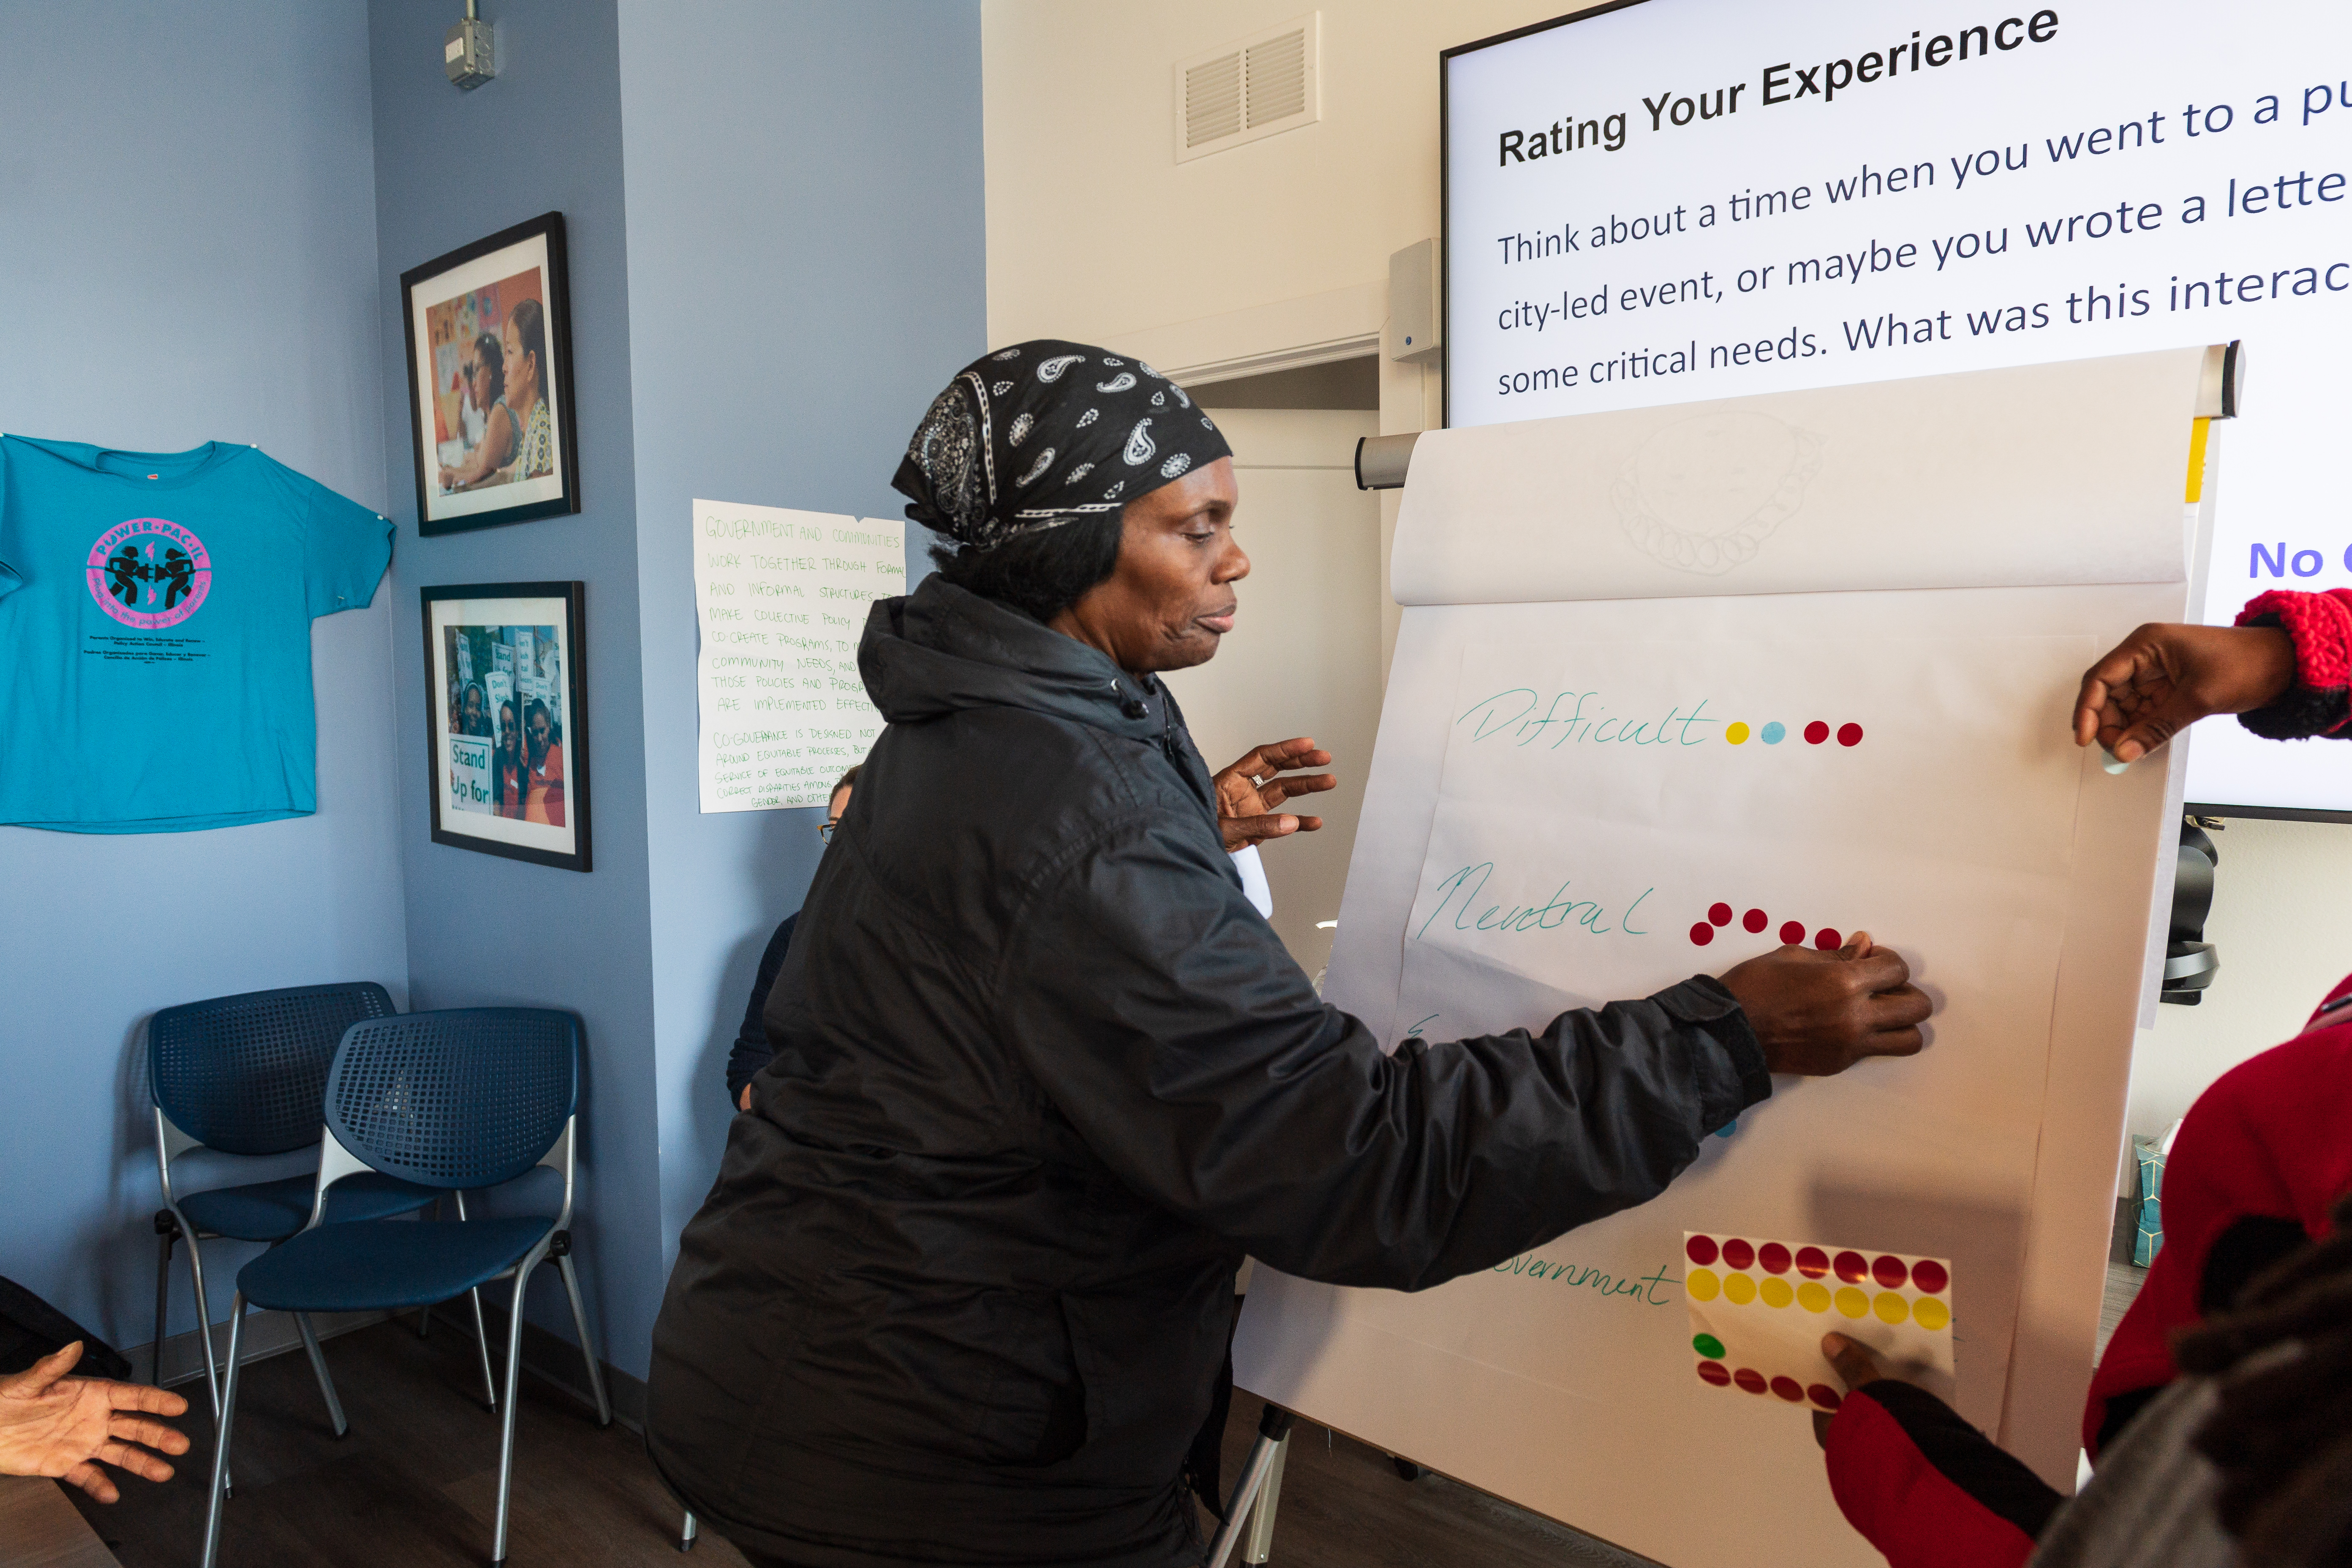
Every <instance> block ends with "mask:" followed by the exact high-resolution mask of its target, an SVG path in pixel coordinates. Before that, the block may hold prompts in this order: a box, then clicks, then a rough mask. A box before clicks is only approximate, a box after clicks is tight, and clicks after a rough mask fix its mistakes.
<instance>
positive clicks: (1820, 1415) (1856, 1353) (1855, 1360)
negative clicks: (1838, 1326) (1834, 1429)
mask: <svg viewBox="0 0 2352 1568" xmlns="http://www.w3.org/2000/svg"><path fill="white" fill-rule="evenodd" d="M1822 1357H1823V1358H1824V1359H1826V1360H1827V1361H1828V1362H1829V1363H1830V1366H1831V1367H1832V1369H1833V1370H1834V1371H1835V1372H1836V1373H1837V1374H1838V1381H1839V1382H1841V1383H1843V1384H1845V1391H1846V1392H1847V1393H1848V1394H1852V1393H1853V1391H1854V1390H1855V1389H1857V1388H1860V1387H1862V1386H1864V1384H1872V1383H1876V1382H1879V1381H1880V1380H1881V1379H1883V1378H1884V1377H1885V1375H1886V1374H1885V1373H1883V1372H1880V1371H1879V1370H1878V1358H1877V1357H1875V1356H1874V1355H1872V1354H1871V1353H1870V1349H1869V1347H1868V1346H1866V1345H1864V1344H1863V1343H1861V1342H1859V1341H1856V1340H1850V1339H1848V1338H1846V1337H1845V1336H1844V1335H1843V1334H1823V1335H1822ZM1833 1419H1835V1417H1834V1416H1832V1415H1831V1413H1830V1412H1829V1411H1826V1410H1816V1411H1814V1412H1813V1441H1814V1442H1816V1443H1819V1444H1820V1445H1821V1446H1822V1447H1824V1448H1826V1447H1829V1446H1830V1422H1831V1421H1832V1420H1833Z"/></svg>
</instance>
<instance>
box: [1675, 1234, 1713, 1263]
mask: <svg viewBox="0 0 2352 1568" xmlns="http://www.w3.org/2000/svg"><path fill="white" fill-rule="evenodd" d="M1683 1251H1684V1252H1685V1253H1686V1254H1687V1255H1688V1256H1689V1258H1690V1260H1691V1261H1692V1262H1693V1263H1696V1264H1697V1265H1698V1266H1699V1267H1700V1268H1706V1266H1707V1265H1708V1264H1710V1263H1712V1262H1714V1261H1715V1237H1711V1236H1694V1237H1691V1238H1690V1239H1689V1240H1688V1241H1685V1242H1684V1243H1683Z"/></svg>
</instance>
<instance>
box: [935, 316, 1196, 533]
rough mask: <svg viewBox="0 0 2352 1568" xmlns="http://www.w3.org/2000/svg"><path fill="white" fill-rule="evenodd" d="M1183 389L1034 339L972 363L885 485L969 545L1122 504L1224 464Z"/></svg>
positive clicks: (1131, 365)
mask: <svg viewBox="0 0 2352 1568" xmlns="http://www.w3.org/2000/svg"><path fill="white" fill-rule="evenodd" d="M1232 454H1233V448H1232V447H1228V446H1226V445H1225V438H1224V437H1223V435H1221V434H1219V432H1218V430H1217V426H1216V425H1215V424H1214V423H1213V421H1212V420H1211V419H1210V418H1209V416H1207V415H1205V414H1203V413H1202V412H1201V411H1200V410H1199V409H1197V408H1195V407H1193V406H1192V399H1191V398H1190V397H1187V396H1186V395H1184V389H1183V388H1182V387H1181V386H1178V385H1177V384H1175V383H1174V382H1172V381H1171V380H1169V379H1168V378H1167V377H1166V376H1164V375H1161V374H1160V373H1159V372H1158V371H1156V370H1154V369H1152V368H1151V367H1150V365H1148V364H1145V363H1143V362H1142V361H1140V360H1136V359H1129V358H1126V357H1123V356H1121V355H1118V354H1114V353H1108V352H1107V351H1105V350H1103V349H1098V348H1095V347H1093V346H1092V345H1090V344H1087V343H1068V342H1061V341H1059V340H1058V339H1054V338H1034V339H1032V340H1031V341H1029V342H1025V343H1015V344H1013V346H1012V347H1011V348H1006V349H999V350H997V351H996V352H995V353H992V354H987V355H984V356H983V357H982V358H980V359H977V360H974V361H973V362H972V363H971V364H969V365H966V366H965V367H964V368H963V369H962V370H961V371H960V372H958V373H957V374H956V378H955V379H954V380H953V381H951V382H950V383H948V387H947V390H946V391H945V392H942V393H940V395H939V396H938V397H937V398H935V399H933V400H932V403H931V407H930V412H929V413H928V414H925V415H924V416H923V422H922V423H921V424H920V425H918V426H916V427H915V435H914V438H913V439H912V440H911V441H909V442H908V443H907V457H906V460H905V461H904V462H902V463H900V464H899V465H898V475H897V476H896V477H895V478H894V479H891V481H890V484H891V488H892V489H897V490H898V491H899V492H900V493H902V494H904V495H907V496H908V497H911V498H912V504H910V505H909V506H908V508H907V515H908V517H909V518H912V519H913V520H914V521H917V522H919V523H921V524H922V525H923V526H924V527H926V528H929V529H931V530H933V531H937V532H940V533H944V534H946V535H947V536H948V537H949V538H950V539H953V540H954V541H956V542H958V543H959V544H961V545H963V546H964V547H965V548H967V549H975V550H985V549H987V548H988V547H989V546H991V545H993V544H1000V543H1003V542H1004V541H1005V540H1007V539H1010V538H1012V537H1013V535H1014V534H1017V533H1026V532H1029V531H1032V530H1034V529H1040V528H1058V527H1060V526H1061V525H1062V524H1064V523H1066V522H1076V521H1078V520H1079V519H1080V518H1084V517H1094V516H1100V515H1101V514H1103V513H1106V512H1108V513H1111V514H1113V515H1116V514H1117V513H1118V510H1119V509H1120V508H1121V507H1123V506H1125V505H1126V504H1127V503H1128V502H1129V501H1131V500H1134V499H1135V498H1136V497H1138V496H1140V495H1148V494H1150V492H1151V491H1153V490H1156V489H1159V488H1160V486H1161V485H1164V484H1166V483H1168V482H1169V481H1170V480H1171V479H1177V478H1179V477H1181V475H1183V474H1186V473H1188V472H1190V471H1191V470H1192V469H1193V468H1199V467H1201V466H1202V464H1205V463H1213V462H1215V461H1216V460H1217V459H1218V458H1224V457H1230V456H1232Z"/></svg>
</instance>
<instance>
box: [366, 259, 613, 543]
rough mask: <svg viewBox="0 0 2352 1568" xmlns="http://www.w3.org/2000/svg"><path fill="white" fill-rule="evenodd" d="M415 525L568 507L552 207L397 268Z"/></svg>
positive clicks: (565, 285)
mask: <svg viewBox="0 0 2352 1568" xmlns="http://www.w3.org/2000/svg"><path fill="white" fill-rule="evenodd" d="M400 298H401V309H402V310H403V311H404V319H405V320H406V322H407V326H408V419H409V436H410V445H411V447H413V448H414V450H415V459H416V521H417V526H418V528H419V529H420V530H421V531H423V532H425V533H428V534H430V533H455V532H457V531H459V530H461V529H468V528H488V527H491V526H492V525H494V524H497V523H501V522H527V521H530V519H532V518H535V517H558V516H561V515H562V514H563V513H566V512H574V511H578V510H580V450H579V443H578V439H577V437H575V436H574V434H573V430H572V289H571V285H570V279H569V275H568V273H567V272H566V269H565V267H564V260H563V215H562V213H543V214H541V216H538V217H535V218H532V219H531V220H530V222H529V223H519V224H517V225H515V226H514V227H512V228H510V229H507V230H505V231H504V232H502V233H499V234H494V235H492V236H490V237H489V238H488V239H479V240H476V241H475V242H474V243H473V244H471V245H468V246H467V247H464V248H463V249H460V250H453V251H451V252H450V253H449V254H448V255H446V256H443V257H438V258H435V259H433V260H431V261H428V262H426V263H425V265H424V266H422V267H413V268H409V269H408V270H407V271H405V272H404V273H402V274H401V275H400Z"/></svg>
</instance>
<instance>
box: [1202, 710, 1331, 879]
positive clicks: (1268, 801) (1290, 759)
mask: <svg viewBox="0 0 2352 1568" xmlns="http://www.w3.org/2000/svg"><path fill="white" fill-rule="evenodd" d="M1330 762H1331V753H1330V752H1326V751H1322V750H1319V749H1318V748H1317V746H1316V744H1315V742H1314V739H1313V737H1311V736H1307V735H1300V736H1297V738H1295V739H1293V740H1288V741H1269V742H1266V743H1265V745H1262V746H1253V747H1252V748H1250V752H1249V754H1248V755H1247V756H1245V757H1244V758H1242V760H1241V761H1239V762H1237V763H1234V764H1233V765H1232V766H1231V767H1225V768H1220V769H1218V770H1217V775H1216V777H1215V779H1214V780H1213V783H1214V784H1216V786H1217V826H1218V827H1219V828H1221V829H1223V833H1224V836H1225V847H1226V849H1228V850H1234V849H1241V848H1244V847H1247V846H1249V845H1252V844H1256V843H1259V842H1261V841H1263V840H1265V839H1268V838H1282V837H1288V836H1289V835H1291V834H1293V833H1312V832H1314V831H1315V830H1316V829H1317V828H1318V827H1320V826H1323V819H1322V818H1321V817H1319V816H1293V815H1291V814H1290V813H1288V812H1277V811H1276V809H1275V808H1276V806H1279V805H1281V804H1282V803H1283V802H1284V801H1286V800H1289V799H1291V798H1292V797H1294V796H1296V795H1316V794H1319V793H1320V792H1322V791H1324V790H1327V789H1336V788H1338V787H1339V780H1338V779H1337V778H1336V777H1334V776H1333V775H1331V774H1329V773H1294V774H1292V775H1291V776H1289V777H1288V778H1278V777H1276V776H1275V775H1276V774H1278V773H1281V772H1282V771H1283V770H1284V769H1285V768H1320V767H1328V766H1329V765H1330Z"/></svg>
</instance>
